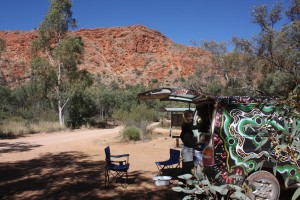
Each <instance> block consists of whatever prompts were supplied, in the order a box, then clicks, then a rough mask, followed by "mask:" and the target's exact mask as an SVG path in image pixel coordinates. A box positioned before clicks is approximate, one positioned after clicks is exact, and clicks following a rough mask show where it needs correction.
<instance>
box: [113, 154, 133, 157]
mask: <svg viewBox="0 0 300 200" xmlns="http://www.w3.org/2000/svg"><path fill="white" fill-rule="evenodd" d="M128 156H129V154H120V155H110V157H111V158H122V157H128Z"/></svg>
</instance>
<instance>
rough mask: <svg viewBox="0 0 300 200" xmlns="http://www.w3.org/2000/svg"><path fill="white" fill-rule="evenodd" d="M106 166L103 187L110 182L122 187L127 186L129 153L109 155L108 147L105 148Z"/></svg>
mask: <svg viewBox="0 0 300 200" xmlns="http://www.w3.org/2000/svg"><path fill="white" fill-rule="evenodd" d="M104 151H105V155H106V158H105V160H106V166H105V187H108V185H110V184H113V183H115V184H117V185H119V186H122V187H123V188H126V187H127V181H128V175H127V171H128V169H129V154H120V155H111V154H110V147H109V146H107V147H106V148H105V149H104Z"/></svg>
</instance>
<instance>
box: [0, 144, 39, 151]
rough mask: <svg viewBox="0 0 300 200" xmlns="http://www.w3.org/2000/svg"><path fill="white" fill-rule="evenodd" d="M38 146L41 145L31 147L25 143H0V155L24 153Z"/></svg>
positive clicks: (31, 145)
mask: <svg viewBox="0 0 300 200" xmlns="http://www.w3.org/2000/svg"><path fill="white" fill-rule="evenodd" d="M40 146H42V145H33V144H28V143H25V142H15V143H7V142H5V143H4V142H2V143H1V142H0V153H14V152H24V151H29V150H32V149H33V148H36V147H40Z"/></svg>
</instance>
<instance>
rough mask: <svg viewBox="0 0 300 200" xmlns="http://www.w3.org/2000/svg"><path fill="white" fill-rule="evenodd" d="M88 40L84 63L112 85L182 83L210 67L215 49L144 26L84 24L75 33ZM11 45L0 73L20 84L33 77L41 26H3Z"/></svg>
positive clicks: (2, 33)
mask: <svg viewBox="0 0 300 200" xmlns="http://www.w3.org/2000/svg"><path fill="white" fill-rule="evenodd" d="M74 33H75V34H76V35H77V36H80V37H82V39H83V41H84V44H85V54H84V62H83V64H82V65H80V66H79V68H81V69H82V68H85V69H87V70H88V71H89V72H91V73H93V74H95V76H96V77H97V80H98V81H99V80H100V81H101V82H103V83H106V84H109V83H111V82H112V81H115V82H117V83H119V84H123V85H124V84H129V85H132V84H136V83H142V84H144V85H148V84H151V83H156V84H159V85H178V84H179V82H180V80H182V79H184V78H187V77H189V76H190V75H192V74H193V73H194V72H195V70H196V69H197V68H202V67H204V66H205V68H206V69H210V66H211V60H210V54H209V53H208V52H206V51H204V50H202V49H200V48H197V47H193V46H185V45H181V44H175V43H174V42H172V41H171V40H170V39H168V38H167V37H165V36H164V35H162V34H161V33H160V32H158V31H155V30H152V29H149V28H147V27H145V26H127V27H114V28H97V29H81V30H78V31H75V32H74ZM0 37H1V38H2V39H4V40H5V41H6V44H7V49H6V52H4V53H3V54H2V55H1V59H0V78H1V77H2V79H5V81H6V83H7V84H9V85H11V86H15V85H17V84H19V83H22V82H24V81H26V80H29V79H30V74H31V72H30V48H31V42H32V40H33V39H34V38H36V37H37V32H36V31H26V32H21V31H0Z"/></svg>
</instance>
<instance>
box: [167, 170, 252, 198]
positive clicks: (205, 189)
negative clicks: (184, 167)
mask: <svg viewBox="0 0 300 200" xmlns="http://www.w3.org/2000/svg"><path fill="white" fill-rule="evenodd" d="M219 175H220V174H217V176H216V178H217V177H218V176H219ZM178 178H179V179H181V180H182V181H178V186H177V187H172V190H173V191H175V192H182V193H184V194H185V196H184V198H183V200H187V199H208V200H212V199H219V198H221V199H224V197H225V198H226V199H245V200H247V199H249V198H248V197H247V196H246V194H245V190H244V188H243V187H240V186H237V185H232V184H224V185H220V186H216V185H214V184H213V183H211V182H210V181H209V179H208V178H207V176H206V175H205V174H204V173H203V171H202V169H201V167H200V165H198V167H197V169H196V172H195V176H193V175H191V174H184V175H181V176H178Z"/></svg>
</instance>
